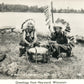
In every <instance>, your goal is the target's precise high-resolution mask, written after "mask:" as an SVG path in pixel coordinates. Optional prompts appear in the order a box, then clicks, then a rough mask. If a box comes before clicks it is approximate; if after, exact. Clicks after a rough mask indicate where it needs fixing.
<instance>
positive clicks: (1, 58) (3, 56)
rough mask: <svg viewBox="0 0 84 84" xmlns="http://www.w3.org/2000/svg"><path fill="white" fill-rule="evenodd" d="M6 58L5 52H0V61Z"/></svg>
mask: <svg viewBox="0 0 84 84" xmlns="http://www.w3.org/2000/svg"><path fill="white" fill-rule="evenodd" d="M5 58H6V54H3V53H0V62H1V61H3V60H4V59H5Z"/></svg>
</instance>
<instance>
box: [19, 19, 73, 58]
mask: <svg viewBox="0 0 84 84" xmlns="http://www.w3.org/2000/svg"><path fill="white" fill-rule="evenodd" d="M53 30H54V32H51V35H50V40H49V41H48V42H49V44H48V48H49V50H50V51H49V52H52V57H55V58H57V59H58V58H59V57H60V54H61V53H65V54H66V56H67V57H70V56H71V51H72V47H73V46H74V42H73V39H74V37H73V36H69V35H68V33H70V30H71V29H70V26H69V25H67V26H66V28H65V30H64V31H63V30H62V27H61V26H57V25H54V26H53ZM37 39H38V38H37V34H36V28H35V21H34V20H33V19H28V20H27V25H26V27H25V28H23V29H22V40H21V41H20V46H21V47H20V55H19V56H20V57H21V56H22V55H23V54H25V52H26V48H28V49H30V48H32V47H35V46H38V42H37Z"/></svg>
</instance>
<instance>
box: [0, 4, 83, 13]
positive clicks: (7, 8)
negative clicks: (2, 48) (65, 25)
mask: <svg viewBox="0 0 84 84" xmlns="http://www.w3.org/2000/svg"><path fill="white" fill-rule="evenodd" d="M44 9H45V6H42V7H38V6H27V5H19V4H18V5H12V4H11V5H9V4H4V3H1V4H0V12H41V13H43V12H44ZM53 12H54V13H84V9H80V10H76V9H70V8H66V9H56V8H54V9H53Z"/></svg>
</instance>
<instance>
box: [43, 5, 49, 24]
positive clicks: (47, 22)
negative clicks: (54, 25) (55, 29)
mask: <svg viewBox="0 0 84 84" xmlns="http://www.w3.org/2000/svg"><path fill="white" fill-rule="evenodd" d="M44 15H45V21H46V25H50V9H49V7H48V6H47V7H45V10H44Z"/></svg>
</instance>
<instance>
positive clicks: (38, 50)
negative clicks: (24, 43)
mask: <svg viewBox="0 0 84 84" xmlns="http://www.w3.org/2000/svg"><path fill="white" fill-rule="evenodd" d="M27 52H28V53H29V54H30V55H32V57H33V59H34V60H35V61H36V63H37V61H38V60H39V58H40V57H42V60H43V62H48V61H49V59H50V58H49V55H48V49H47V48H45V47H34V48H30V49H29V50H28V51H27Z"/></svg>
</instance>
